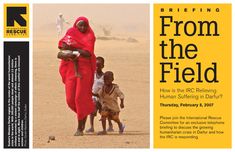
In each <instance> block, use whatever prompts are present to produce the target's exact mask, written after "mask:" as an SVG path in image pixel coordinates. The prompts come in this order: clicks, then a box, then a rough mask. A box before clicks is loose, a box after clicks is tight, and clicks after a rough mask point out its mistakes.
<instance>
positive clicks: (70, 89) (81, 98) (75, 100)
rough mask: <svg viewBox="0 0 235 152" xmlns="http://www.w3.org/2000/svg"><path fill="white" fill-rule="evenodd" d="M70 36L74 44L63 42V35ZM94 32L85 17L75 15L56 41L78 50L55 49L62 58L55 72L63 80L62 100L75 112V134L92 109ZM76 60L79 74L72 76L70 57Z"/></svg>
mask: <svg viewBox="0 0 235 152" xmlns="http://www.w3.org/2000/svg"><path fill="white" fill-rule="evenodd" d="M68 35H69V36H71V37H73V39H74V40H75V41H76V42H77V43H75V46H72V47H70V46H66V44H64V43H63V41H64V39H66V37H67V36H68ZM94 45H95V35H94V32H93V30H92V29H91V27H90V26H89V22H88V19H87V18H85V17H79V18H78V19H77V20H76V21H75V23H74V25H73V27H72V28H70V29H68V31H67V33H66V34H65V36H64V37H63V38H62V39H61V40H60V41H59V46H58V47H59V49H61V50H67V49H71V48H73V50H72V51H75V50H76V51H78V52H79V54H80V55H79V56H78V55H75V54H74V53H72V52H71V53H66V54H64V53H62V52H59V53H58V58H60V59H62V60H61V63H60V68H59V72H60V75H61V77H62V81H63V83H64V84H65V92H66V101H67V104H68V106H69V108H70V109H71V110H73V111H74V112H75V113H76V114H77V119H78V128H77V131H76V133H75V134H74V135H75V136H82V135H83V130H84V129H85V123H86V118H87V116H88V115H89V114H90V113H92V112H93V111H94V108H95V107H94V103H93V101H92V85H93V81H94V72H95V69H96V57H95V54H94ZM75 59H76V60H77V62H78V70H79V72H80V73H81V76H82V77H76V76H75V70H74V64H73V60H75Z"/></svg>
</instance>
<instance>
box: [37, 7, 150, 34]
mask: <svg viewBox="0 0 235 152" xmlns="http://www.w3.org/2000/svg"><path fill="white" fill-rule="evenodd" d="M59 13H62V14H63V15H64V17H65V19H66V20H67V21H69V22H70V23H71V25H69V26H66V28H68V27H70V26H72V25H73V23H74V21H75V20H76V18H77V17H79V16H86V17H87V18H88V19H89V20H90V24H91V27H92V28H93V29H94V31H95V32H97V33H99V32H100V31H101V29H100V25H105V26H107V27H112V33H114V34H124V33H131V34H134V35H135V34H137V35H138V34H141V33H142V34H144V33H145V34H146V32H147V33H149V5H148V4H34V5H33V24H34V25H33V28H34V32H35V33H37V32H39V33H41V34H42V33H44V32H48V31H53V33H54V32H55V31H56V26H55V21H56V17H57V16H58V14H59Z"/></svg>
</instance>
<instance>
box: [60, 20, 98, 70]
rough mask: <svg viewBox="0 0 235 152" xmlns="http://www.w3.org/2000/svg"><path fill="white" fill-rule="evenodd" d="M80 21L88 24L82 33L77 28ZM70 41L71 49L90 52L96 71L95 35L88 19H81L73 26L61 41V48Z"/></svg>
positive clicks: (93, 67)
mask: <svg viewBox="0 0 235 152" xmlns="http://www.w3.org/2000/svg"><path fill="white" fill-rule="evenodd" d="M79 21H84V22H85V23H86V24H87V26H88V27H87V30H86V32H85V33H82V32H80V31H79V30H78V28H77V23H78V22H79ZM68 39H71V40H72V42H73V43H72V44H71V47H72V48H75V49H81V50H85V51H88V52H89V53H90V54H91V62H92V70H93V71H95V69H96V57H95V54H94V46H95V39H96V38H95V34H94V32H93V30H92V29H91V27H90V25H89V21H88V19H87V18H86V17H79V18H77V20H76V21H75V23H74V24H73V27H71V28H70V29H68V31H67V32H66V34H65V36H64V37H63V38H62V39H61V40H60V41H59V48H61V47H62V45H63V43H67V41H68Z"/></svg>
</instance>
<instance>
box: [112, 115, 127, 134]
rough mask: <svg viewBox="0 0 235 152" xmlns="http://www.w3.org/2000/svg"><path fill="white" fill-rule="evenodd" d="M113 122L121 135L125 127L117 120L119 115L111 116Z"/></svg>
mask: <svg viewBox="0 0 235 152" xmlns="http://www.w3.org/2000/svg"><path fill="white" fill-rule="evenodd" d="M113 120H114V121H115V122H116V123H117V124H118V128H119V134H122V133H123V132H124V129H125V125H123V124H122V123H121V121H120V119H119V115H118V114H117V115H114V116H113Z"/></svg>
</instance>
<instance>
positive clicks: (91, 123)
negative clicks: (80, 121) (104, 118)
mask: <svg viewBox="0 0 235 152" xmlns="http://www.w3.org/2000/svg"><path fill="white" fill-rule="evenodd" d="M94 118H95V116H94V114H93V113H92V114H90V125H91V128H90V129H88V130H86V132H88V133H90V132H94V131H95V129H94Z"/></svg>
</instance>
